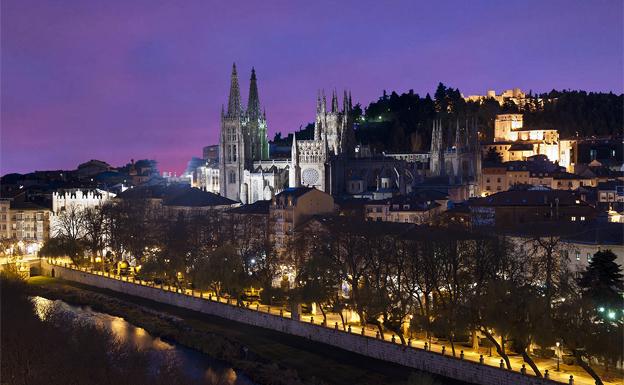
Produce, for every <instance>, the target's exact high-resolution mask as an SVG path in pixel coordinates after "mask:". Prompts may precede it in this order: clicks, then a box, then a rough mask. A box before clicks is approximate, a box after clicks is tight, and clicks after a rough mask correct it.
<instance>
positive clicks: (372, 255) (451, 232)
mask: <svg viewBox="0 0 624 385" xmlns="http://www.w3.org/2000/svg"><path fill="white" fill-rule="evenodd" d="M67 216H68V217H69V218H71V217H72V214H71V213H69V212H68V213H67ZM84 216H85V217H86V218H87V219H83V220H84V221H86V222H89V221H90V220H91V219H92V218H98V220H97V224H98V226H100V227H99V228H98V229H96V228H95V223H92V224H91V225H86V224H83V225H84V228H85V230H84V231H81V232H76V233H77V234H83V235H78V236H76V239H77V241H76V242H77V243H83V244H84V245H88V246H87V247H85V248H84V250H85V251H86V252H85V253H83V254H75V255H74V256H73V259H74V262H76V263H84V261H88V260H89V259H92V258H84V257H82V256H83V255H87V256H91V257H93V256H94V255H97V253H98V250H99V252H100V253H101V251H102V250H104V249H107V250H109V252H108V254H107V255H105V256H104V260H105V262H106V263H113V262H116V261H120V260H127V261H129V262H130V263H131V264H137V265H142V268H141V270H140V273H141V275H142V276H143V278H144V279H161V280H165V281H167V282H168V283H169V284H174V285H178V286H180V287H182V286H183V285H191V284H192V287H194V288H196V289H208V290H212V291H214V292H215V293H216V294H217V295H218V296H226V295H229V296H233V297H239V298H240V297H241V296H242V295H243V293H244V290H245V289H246V288H249V287H251V286H253V287H256V288H261V289H262V294H261V295H262V301H263V302H265V303H270V304H275V303H281V304H290V305H291V306H296V305H298V304H302V303H308V304H310V303H315V304H317V307H318V309H319V310H320V311H321V313H322V314H323V317H324V320H325V321H326V314H327V312H335V313H337V314H340V316H341V317H343V316H344V310H347V309H348V310H350V311H352V312H355V313H357V314H358V315H359V319H360V321H361V322H362V323H365V324H370V325H376V327H377V329H378V331H379V333H380V335H381V336H384V334H385V333H392V334H394V335H397V336H398V338H399V339H400V340H401V342H402V343H406V339H407V338H409V337H410V336H411V335H412V334H413V333H423V334H424V335H426V336H427V337H430V338H431V337H437V338H445V339H448V341H449V342H450V345H451V347H452V353H453V354H455V345H456V344H457V343H464V342H466V341H467V340H468V337H467V336H469V335H471V334H472V335H473V342H475V341H476V338H474V337H475V336H476V332H477V331H478V332H480V333H481V334H482V335H483V336H485V337H486V339H487V340H488V341H489V343H490V344H491V346H493V347H494V348H495V349H496V351H497V352H498V354H499V355H500V356H501V357H502V358H503V359H504V360H505V362H506V365H507V367H509V368H511V362H510V360H509V358H508V356H509V351H510V350H512V351H514V352H516V353H518V354H520V355H522V357H523V358H524V360H525V361H526V363H527V364H528V365H529V366H530V367H531V368H532V369H533V370H534V372H535V373H536V375H538V376H541V375H542V374H541V372H540V370H539V368H538V367H537V366H536V365H535V364H534V362H533V359H532V356H531V354H530V350H531V347H535V346H541V347H543V348H548V347H551V346H553V345H554V344H555V342H557V341H559V342H560V343H562V344H563V346H565V347H566V349H568V350H569V351H570V352H571V353H572V354H574V356H575V357H576V360H577V362H578V363H579V364H580V365H582V366H583V367H584V368H585V369H586V370H587V371H588V372H589V373H590V374H592V375H593V376H595V378H596V379H597V381H599V378H598V376H597V374H596V373H595V372H594V371H593V370H592V368H591V365H590V363H592V359H597V360H599V361H600V362H602V363H604V364H605V365H607V366H613V365H614V364H615V363H616V362H617V361H618V360H621V359H622V356H623V352H622V346H621V344H619V343H618V341H621V338H622V333H623V320H624V317H623V314H622V309H623V308H624V306H623V303H622V291H623V289H624V287H623V283H622V275H621V272H620V268H619V266H618V265H617V264H615V262H614V260H615V257H614V255H613V254H612V253H610V252H601V253H598V254H596V256H594V258H593V261H592V263H591V264H590V266H589V268H588V269H587V271H585V272H583V273H582V278H580V279H577V276H576V275H575V274H573V273H572V272H571V271H569V270H568V268H567V267H568V262H569V261H568V257H567V255H568V252H567V251H568V250H567V249H566V248H565V247H564V244H563V242H561V241H560V238H559V236H557V235H552V236H547V235H545V234H547V233H546V230H545V229H541V230H540V231H539V232H537V234H539V235H536V236H534V237H530V238H525V239H524V240H522V241H520V240H517V239H516V240H515V241H512V240H510V239H509V238H507V237H504V236H497V235H492V234H477V233H467V232H466V231H465V229H461V230H459V229H458V230H455V229H453V228H435V227H418V228H413V227H410V226H407V227H406V226H405V225H403V224H393V223H380V222H357V221H354V220H351V219H346V218H344V217H337V218H333V219H332V218H329V219H324V220H321V219H319V220H312V221H310V222H309V223H308V225H307V227H306V228H305V229H300V230H299V231H297V232H296V233H295V234H294V235H293V236H292V237H291V238H290V241H289V243H288V244H287V247H286V249H285V250H275V248H274V244H273V243H272V242H271V237H270V231H271V228H272V223H270V221H269V219H268V218H267V217H266V216H262V215H260V216H255V215H242V214H238V215H237V214H223V213H217V212H202V213H194V212H184V211H179V212H163V211H161V209H160V208H158V206H154V205H152V204H150V203H149V202H148V201H144V200H130V201H120V202H117V203H115V204H114V205H105V206H102V207H99V208H95V209H92V210H88V211H86V212H85V214H84ZM70 228H72V226H67V229H70ZM91 231H92V233H90V232H91ZM88 234H91V235H88ZM58 236H59V237H60V238H61V239H63V238H65V239H71V238H69V232H63V233H59V234H58ZM92 236H93V237H94V238H99V240H98V241H97V242H96V241H95V240H94V239H91V238H92ZM55 242H57V241H55V239H54V238H53V239H51V240H50V242H49V243H48V244H46V246H45V247H44V250H49V248H50V245H54V244H55ZM71 250H73V249H70V251H71ZM68 254H69V253H68ZM285 269H286V270H288V271H289V273H290V274H291V275H290V281H289V282H287V281H286V280H284V284H283V285H281V286H280V285H275V283H276V282H280V279H282V275H283V271H284V270H285ZM275 286H278V287H275ZM342 324H343V325H342V326H343V328H346V327H347V321H346V320H345V319H344V318H343V322H342ZM593 362H596V361H595V360H594V361H593Z"/></svg>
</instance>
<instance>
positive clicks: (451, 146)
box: [429, 119, 481, 196]
mask: <svg viewBox="0 0 624 385" xmlns="http://www.w3.org/2000/svg"><path fill="white" fill-rule="evenodd" d="M462 123H463V122H462ZM462 123H460V121H459V119H458V120H456V122H455V129H454V130H453V127H452V126H453V125H452V124H451V123H448V126H447V130H446V134H445V133H444V129H443V127H442V121H441V120H435V121H434V122H433V128H432V131H431V155H430V160H429V170H430V175H431V176H438V177H448V179H449V182H450V183H454V184H466V185H468V186H472V187H471V188H472V189H473V190H474V191H471V192H470V193H471V195H472V196H474V195H477V194H476V193H477V191H476V190H477V189H478V186H479V175H480V173H481V150H480V145H479V137H478V132H477V126H476V121H475V120H474V119H473V120H470V121H469V120H468V119H466V121H465V123H463V124H462ZM453 131H454V134H455V135H453ZM453 137H454V138H453Z"/></svg>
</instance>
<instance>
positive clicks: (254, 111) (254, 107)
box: [247, 67, 262, 120]
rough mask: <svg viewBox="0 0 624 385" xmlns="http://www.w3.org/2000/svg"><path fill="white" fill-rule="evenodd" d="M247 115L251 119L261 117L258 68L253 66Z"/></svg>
mask: <svg viewBox="0 0 624 385" xmlns="http://www.w3.org/2000/svg"><path fill="white" fill-rule="evenodd" d="M247 116H248V117H249V119H252V120H254V119H255V120H257V119H258V118H261V117H262V115H261V113H260V97H259V96H258V84H257V83H256V70H255V69H254V68H253V67H252V68H251V80H250V82H249V99H248V101H247Z"/></svg>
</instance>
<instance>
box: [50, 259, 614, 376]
mask: <svg viewBox="0 0 624 385" xmlns="http://www.w3.org/2000/svg"><path fill="white" fill-rule="evenodd" d="M51 264H53V265H54V263H51ZM56 265H58V266H62V267H67V268H71V269H74V270H80V271H83V272H86V273H91V274H95V275H100V276H105V277H107V278H112V279H117V280H121V281H126V282H130V283H134V284H137V285H142V286H149V287H154V288H159V289H162V290H165V291H171V292H177V293H180V294H185V295H188V296H193V297H197V298H204V299H206V300H211V301H215V302H216V301H218V302H221V303H224V304H229V305H232V306H237V304H236V301H235V300H233V299H227V298H223V297H221V298H217V297H216V296H215V295H214V293H213V292H209V291H198V290H190V289H185V290H182V289H178V288H175V287H173V286H168V285H157V284H154V283H153V282H148V281H143V280H135V279H134V278H133V277H132V276H118V275H110V274H109V273H104V272H102V271H96V270H92V269H90V268H83V267H78V268H77V267H75V266H71V265H68V264H66V263H56ZM242 305H243V306H244V307H246V308H248V309H251V310H256V311H259V312H262V313H270V314H273V315H276V316H281V317H284V318H292V314H291V312H290V311H287V310H285V309H283V308H281V307H276V306H273V307H271V306H268V305H263V304H259V303H257V302H254V303H247V302H243V303H242ZM326 315H327V327H328V328H331V329H336V328H337V329H338V330H343V328H342V321H341V318H340V315H339V314H337V313H329V312H326ZM300 321H301V322H306V323H309V322H312V321H313V322H314V324H316V325H320V326H322V321H323V316H322V314H320V312H319V314H316V315H309V314H305V315H302V316H301V317H300ZM347 328H348V330H346V331H345V332H349V331H350V332H351V333H353V334H360V335H366V336H368V337H372V338H381V336H378V331H377V328H373V327H370V326H369V327H365V328H364V329H363V328H362V327H361V326H357V325H349V324H347ZM384 337H385V338H384V339H385V341H387V342H388V343H392V342H393V335H392V334H391V333H390V332H387V333H385V335H384ZM394 343H396V344H401V340H400V339H399V338H398V336H397V337H394ZM408 343H409V344H411V347H413V348H416V349H424V348H425V343H427V350H429V351H431V352H435V353H440V354H445V355H452V353H451V352H452V350H451V346H450V344H448V343H441V342H439V341H437V342H436V341H434V342H432V343H431V344H429V341H426V340H423V339H414V338H412V339H411V340H410V341H409V342H408ZM462 349H465V350H462ZM461 352H463V354H464V359H465V360H467V361H472V362H475V363H479V361H480V359H481V358H482V359H483V364H486V365H489V366H495V367H499V366H500V361H501V358H500V357H499V356H498V355H497V354H496V351H495V349H492V356H491V357H490V356H489V355H488V354H481V353H478V352H475V351H474V350H472V349H471V348H465V347H464V346H462V345H459V344H456V346H455V353H456V356H457V357H459V356H460V354H461ZM509 360H510V362H511V366H512V370H513V371H517V372H520V371H521V368H522V365H523V364H524V361H523V360H522V357H520V356H514V355H511V356H509ZM535 363H536V365H537V366H538V367H539V369H540V371H541V372H542V375H544V373H545V371H546V370H548V373H549V375H550V379H552V380H555V381H559V382H562V383H564V384H568V383H569V380H570V376H571V375H572V376H573V378H574V384H575V385H595V382H594V380H593V379H592V378H591V377H590V376H589V375H588V374H587V373H586V372H585V371H583V369H582V368H580V367H579V366H577V365H565V364H563V363H562V362H561V363H560V370H561V371H559V372H558V371H556V369H557V363H556V360H555V359H539V358H536V359H535ZM526 374H527V375H529V376H532V375H534V373H533V371H532V369H531V368H530V367H529V366H528V365H526ZM603 382H604V383H605V384H609V385H617V384H622V382H621V381H618V382H612V381H605V380H604V379H603Z"/></svg>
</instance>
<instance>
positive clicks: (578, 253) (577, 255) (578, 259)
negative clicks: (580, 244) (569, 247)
mask: <svg viewBox="0 0 624 385" xmlns="http://www.w3.org/2000/svg"><path fill="white" fill-rule="evenodd" d="M576 260H577V261H580V260H581V252H580V251H577V252H576Z"/></svg>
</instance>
